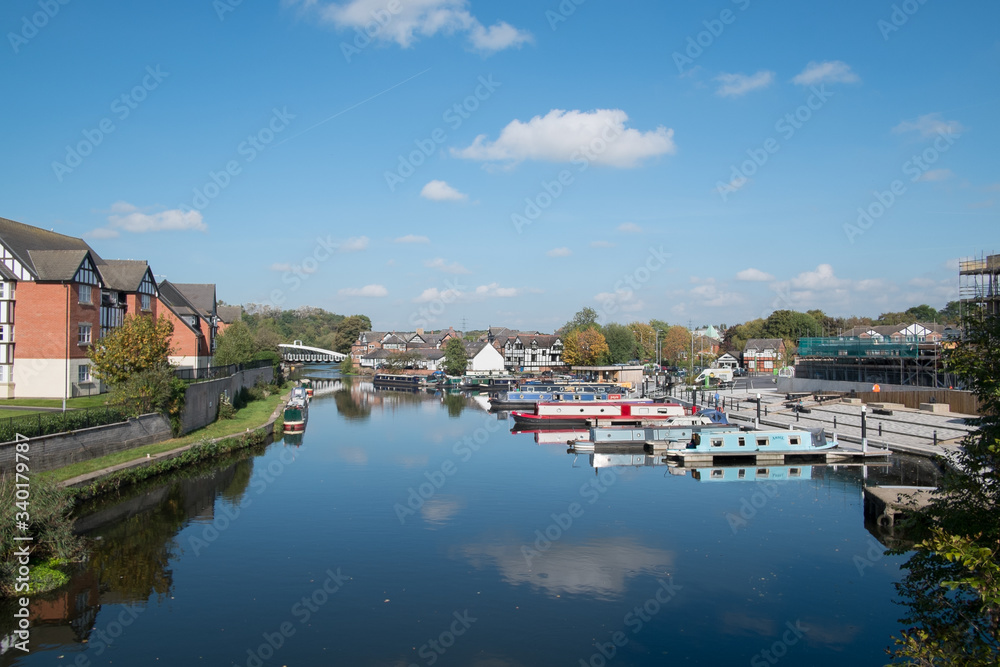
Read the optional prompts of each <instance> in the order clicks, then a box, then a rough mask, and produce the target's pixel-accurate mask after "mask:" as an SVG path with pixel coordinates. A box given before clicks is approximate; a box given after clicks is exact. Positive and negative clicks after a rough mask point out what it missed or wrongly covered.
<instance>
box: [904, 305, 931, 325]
mask: <svg viewBox="0 0 1000 667" xmlns="http://www.w3.org/2000/svg"><path fill="white" fill-rule="evenodd" d="M906 314H907V315H909V316H910V317H911V318H913V319H912V321H913V322H936V321H937V319H938V311H937V310H935V309H934V308H931V307H930V306H928V305H927V304H926V303H923V304H921V305H919V306H913V307H912V308H907V309H906Z"/></svg>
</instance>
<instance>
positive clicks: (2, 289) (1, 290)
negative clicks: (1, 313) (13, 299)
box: [0, 282, 7, 299]
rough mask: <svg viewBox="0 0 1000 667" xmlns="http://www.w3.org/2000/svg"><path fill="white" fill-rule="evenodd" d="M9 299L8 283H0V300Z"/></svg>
mask: <svg viewBox="0 0 1000 667" xmlns="http://www.w3.org/2000/svg"><path fill="white" fill-rule="evenodd" d="M6 298H7V283H3V282H0V299H6Z"/></svg>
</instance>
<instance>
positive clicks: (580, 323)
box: [559, 306, 600, 335]
mask: <svg viewBox="0 0 1000 667" xmlns="http://www.w3.org/2000/svg"><path fill="white" fill-rule="evenodd" d="M597 317H598V314H597V311H596V310H594V309H593V308H590V307H589V306H585V307H583V308H581V309H580V310H578V311H577V312H576V314H575V315H573V319H571V320H570V321H569V322H567V323H566V324H564V325H563V326H562V329H560V330H559V331H560V332H562V334H563V335H566V334H568V333H570V332H571V331H586V330H587V329H592V328H594V327H597V326H600V325H598V324H597Z"/></svg>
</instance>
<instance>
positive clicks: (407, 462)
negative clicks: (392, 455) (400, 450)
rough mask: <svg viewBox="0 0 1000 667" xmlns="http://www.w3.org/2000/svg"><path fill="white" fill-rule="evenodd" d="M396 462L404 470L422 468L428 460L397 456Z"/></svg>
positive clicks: (424, 457)
mask: <svg viewBox="0 0 1000 667" xmlns="http://www.w3.org/2000/svg"><path fill="white" fill-rule="evenodd" d="M396 461H397V462H399V464H400V465H401V466H403V467H404V468H424V467H426V466H427V463H428V462H429V461H430V459H429V458H428V457H426V456H397V457H396Z"/></svg>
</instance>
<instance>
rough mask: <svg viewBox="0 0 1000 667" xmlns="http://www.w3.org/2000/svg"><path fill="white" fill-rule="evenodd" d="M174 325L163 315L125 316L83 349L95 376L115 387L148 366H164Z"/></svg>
mask: <svg viewBox="0 0 1000 667" xmlns="http://www.w3.org/2000/svg"><path fill="white" fill-rule="evenodd" d="M173 333H174V325H173V324H172V323H171V322H170V320H168V319H167V318H165V317H160V318H153V317H149V316H147V315H128V316H126V317H125V321H124V322H123V323H122V325H121V326H120V327H117V328H116V329H112V330H111V331H110V332H108V333H107V334H105V335H104V336H103V337H102V338H101V339H100V340H99V341H97V344H96V345H91V346H90V347H89V348H88V349H87V355H88V356H89V357H90V363H91V370H92V372H93V374H94V377H96V378H97V379H99V380H101V381H103V382H105V383H107V384H109V385H112V386H115V385H119V384H122V383H123V382H125V381H126V380H128V379H129V377H131V376H132V375H135V374H136V373H140V372H142V371H146V370H149V369H158V368H167V367H168V366H169V357H170V352H171V346H170V337H171V336H172V335H173Z"/></svg>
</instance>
